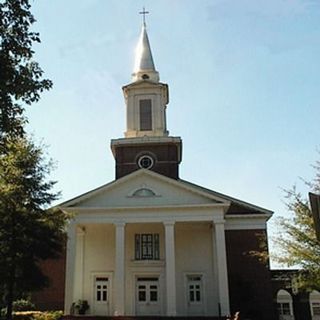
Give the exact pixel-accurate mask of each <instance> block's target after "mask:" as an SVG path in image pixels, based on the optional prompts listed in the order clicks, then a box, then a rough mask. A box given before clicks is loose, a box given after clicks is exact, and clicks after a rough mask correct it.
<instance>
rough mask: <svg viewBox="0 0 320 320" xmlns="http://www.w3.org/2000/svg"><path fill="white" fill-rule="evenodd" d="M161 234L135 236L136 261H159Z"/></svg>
mask: <svg viewBox="0 0 320 320" xmlns="http://www.w3.org/2000/svg"><path fill="white" fill-rule="evenodd" d="M159 258H160V254H159V234H157V233H142V234H136V235H135V259H136V260H159Z"/></svg>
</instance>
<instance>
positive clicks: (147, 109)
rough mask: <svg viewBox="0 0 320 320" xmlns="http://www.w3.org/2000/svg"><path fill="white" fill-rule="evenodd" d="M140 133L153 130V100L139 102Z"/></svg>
mask: <svg viewBox="0 0 320 320" xmlns="http://www.w3.org/2000/svg"><path fill="white" fill-rule="evenodd" d="M139 111H140V112H139V113H140V131H150V130H152V104H151V99H141V100H139Z"/></svg>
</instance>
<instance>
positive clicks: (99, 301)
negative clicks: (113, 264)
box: [93, 277, 110, 316]
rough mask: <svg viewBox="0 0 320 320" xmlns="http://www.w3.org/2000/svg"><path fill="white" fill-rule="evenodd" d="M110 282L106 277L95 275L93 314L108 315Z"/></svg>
mask: <svg viewBox="0 0 320 320" xmlns="http://www.w3.org/2000/svg"><path fill="white" fill-rule="evenodd" d="M109 294H110V283H109V278H108V277H95V280H94V310H93V314H94V315H99V316H100V315H101V316H106V315H109Z"/></svg>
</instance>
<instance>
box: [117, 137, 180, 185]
mask: <svg viewBox="0 0 320 320" xmlns="http://www.w3.org/2000/svg"><path fill="white" fill-rule="evenodd" d="M143 153H146V154H148V153H150V155H153V157H155V165H154V167H153V168H151V170H152V171H155V172H157V173H160V174H162V175H164V176H167V177H170V178H173V179H178V178H179V159H178V147H177V145H176V144H171V143H164V144H159V143H158V144H155V145H153V144H142V145H137V146H118V147H117V149H116V155H115V158H116V178H117V179H118V178H121V177H123V176H125V175H127V174H129V173H131V172H133V171H136V170H138V169H139V167H138V165H137V158H138V156H139V155H140V154H143Z"/></svg>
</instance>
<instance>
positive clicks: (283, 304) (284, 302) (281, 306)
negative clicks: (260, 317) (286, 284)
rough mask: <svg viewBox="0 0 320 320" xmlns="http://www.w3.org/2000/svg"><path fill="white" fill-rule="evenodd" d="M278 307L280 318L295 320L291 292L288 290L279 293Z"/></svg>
mask: <svg viewBox="0 0 320 320" xmlns="http://www.w3.org/2000/svg"><path fill="white" fill-rule="evenodd" d="M277 309H278V315H279V319H280V320H293V319H294V316H293V308H292V297H291V294H290V293H289V292H288V291H286V290H283V289H281V290H279V291H278V293H277Z"/></svg>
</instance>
